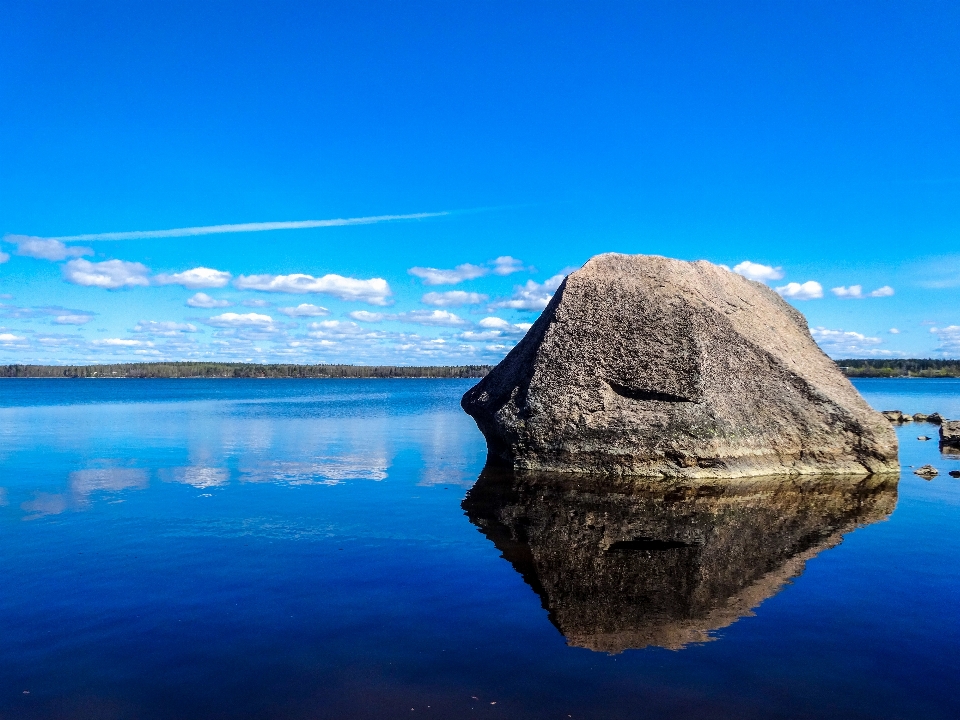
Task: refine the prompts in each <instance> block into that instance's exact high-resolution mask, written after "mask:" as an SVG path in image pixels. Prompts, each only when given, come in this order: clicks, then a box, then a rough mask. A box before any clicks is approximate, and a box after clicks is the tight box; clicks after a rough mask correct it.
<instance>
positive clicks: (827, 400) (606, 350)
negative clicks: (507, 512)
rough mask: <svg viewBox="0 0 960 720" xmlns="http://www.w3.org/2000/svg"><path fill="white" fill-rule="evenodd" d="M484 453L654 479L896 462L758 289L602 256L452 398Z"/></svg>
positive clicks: (777, 305) (771, 295) (800, 324)
mask: <svg viewBox="0 0 960 720" xmlns="http://www.w3.org/2000/svg"><path fill="white" fill-rule="evenodd" d="M461 405H462V406H463V408H464V410H465V411H466V412H467V413H469V414H470V415H472V416H473V418H474V419H475V420H476V422H477V425H478V426H479V428H480V430H481V432H483V434H484V436H485V437H486V440H487V448H488V451H489V454H490V457H491V459H492V460H500V461H502V462H504V463H506V464H507V465H510V466H513V467H514V468H517V469H528V470H540V471H556V472H575V473H601V474H619V475H633V476H658V477H746V476H754V475H797V474H823V473H828V474H838V475H841V474H848V475H849V474H869V473H882V472H897V471H898V470H899V465H898V462H897V441H896V436H895V433H894V431H893V429H892V428H891V427H890V423H889V422H887V421H886V420H884V418H883V416H882V415H880V414H879V413H877V412H875V411H874V410H872V409H871V408H870V407H869V405H867V403H866V402H865V401H864V400H863V398H862V397H861V396H860V395H859V393H858V392H857V391H856V389H855V388H854V387H853V385H851V384H850V381H849V380H847V378H846V377H844V375H843V374H842V373H841V371H840V370H839V369H838V368H837V366H836V364H835V363H834V362H833V361H832V360H830V358H828V357H827V356H826V355H825V354H824V353H823V352H822V351H821V350H820V348H819V347H818V346H817V344H816V342H814V340H813V338H812V337H811V335H810V331H809V329H808V327H807V323H806V320H805V319H804V317H803V315H801V314H800V313H799V312H798V311H797V310H795V309H794V308H793V307H791V306H790V305H789V304H788V303H786V302H785V301H784V300H783V299H782V298H781V297H780V296H779V295H777V294H776V293H775V292H774V291H773V290H771V289H770V288H768V287H767V286H765V285H763V284H761V283H758V282H753V281H751V280H747V279H746V278H744V277H741V276H740V275H737V274H735V273H733V272H731V271H729V270H727V269H726V268H723V267H720V266H717V265H713V264H711V263H708V262H705V261H699V262H693V263H691V262H683V261H680V260H671V259H668V258H663V257H656V256H643V255H620V254H613V253H611V254H605V255H598V256H596V257H594V258H593V259H591V260H590V261H589V262H588V263H587V264H586V265H585V266H584V267H583V268H581V269H580V270H578V271H576V272H574V273H573V274H571V275H570V276H569V277H567V278H566V280H564V282H563V284H562V285H561V286H560V288H559V289H558V290H557V292H556V294H555V295H554V297H553V299H552V300H551V301H550V303H549V305H548V306H547V307H546V309H545V310H544V311H543V313H542V314H541V316H540V318H539V319H538V320H537V321H536V322H535V323H534V325H533V326H532V327H531V328H530V330H529V331H528V332H527V334H526V336H525V337H524V338H523V339H522V340H521V341H520V343H519V344H518V345H517V346H516V347H515V348H514V349H513V350H512V351H511V352H510V353H509V354H508V355H507V356H506V357H505V358H504V359H503V360H502V361H501V362H500V364H499V365H497V366H496V367H495V368H494V369H493V370H492V371H491V372H490V373H489V374H488V375H487V376H486V377H485V378H483V379H482V380H481V381H480V382H479V383H478V384H477V385H476V386H475V387H474V388H472V389H471V390H469V391H468V392H467V393H466V394H465V395H464V396H463V400H462V402H461Z"/></svg>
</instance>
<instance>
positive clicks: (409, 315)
mask: <svg viewBox="0 0 960 720" xmlns="http://www.w3.org/2000/svg"><path fill="white" fill-rule="evenodd" d="M394 317H395V318H396V319H397V320H402V321H404V322H409V323H416V324H418V325H440V326H444V327H456V326H457V325H463V324H465V322H466V321H465V320H464V319H463V318H461V317H460V316H459V315H455V314H454V313H452V312H450V311H449V310H413V311H411V312H406V313H400V314H398V315H395V316H394Z"/></svg>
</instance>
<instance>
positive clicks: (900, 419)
mask: <svg viewBox="0 0 960 720" xmlns="http://www.w3.org/2000/svg"><path fill="white" fill-rule="evenodd" d="M880 414H881V415H883V416H884V417H885V418H886V419H887V420H889V421H890V422H892V423H908V422H913V421H914V419H915V418H914V417H912V416H910V415H904V414H903V413H902V412H901V411H900V410H881V411H880Z"/></svg>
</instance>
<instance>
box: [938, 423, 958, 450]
mask: <svg viewBox="0 0 960 720" xmlns="http://www.w3.org/2000/svg"><path fill="white" fill-rule="evenodd" d="M940 449H941V450H942V451H943V452H947V453H952V454H953V453H960V420H944V421H943V422H942V423H941V424H940Z"/></svg>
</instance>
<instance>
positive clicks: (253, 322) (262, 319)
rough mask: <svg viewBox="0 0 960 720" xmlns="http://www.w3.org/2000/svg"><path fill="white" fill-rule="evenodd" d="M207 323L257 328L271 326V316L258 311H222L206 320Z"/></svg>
mask: <svg viewBox="0 0 960 720" xmlns="http://www.w3.org/2000/svg"><path fill="white" fill-rule="evenodd" d="M207 324H208V325H213V326H214V327H225V328H259V329H267V328H272V327H273V318H272V317H270V316H269V315H261V314H260V313H232V312H228V313H223V314H221V315H215V316H214V317H212V318H210V319H209V320H207Z"/></svg>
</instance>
